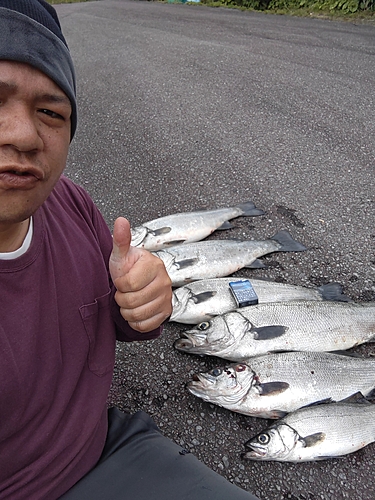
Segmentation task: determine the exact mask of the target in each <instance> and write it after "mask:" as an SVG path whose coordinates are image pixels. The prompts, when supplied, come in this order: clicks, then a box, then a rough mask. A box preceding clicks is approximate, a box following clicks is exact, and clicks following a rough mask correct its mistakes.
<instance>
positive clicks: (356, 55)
mask: <svg viewBox="0 0 375 500" xmlns="http://www.w3.org/2000/svg"><path fill="white" fill-rule="evenodd" d="M56 8H57V11H58V13H59V15H60V19H61V23H62V27H63V30H64V33H65V36H66V38H67V40H68V43H69V45H70V48H71V52H72V55H73V59H74V61H75V64H76V69H77V76H78V101H79V109H80V114H79V128H78V133H77V135H76V137H75V139H74V141H73V144H72V149H71V154H70V157H69V163H68V167H67V170H66V173H67V175H68V176H69V177H71V178H72V179H73V180H75V181H76V182H78V183H79V184H81V185H83V186H84V187H85V188H86V189H87V190H88V192H89V193H90V194H91V195H92V196H93V198H94V200H95V201H96V203H97V204H98V206H99V208H100V209H101V211H102V213H103V215H104V216H105V218H106V220H107V222H108V224H109V225H110V226H112V224H113V221H114V219H115V218H116V217H117V216H118V215H123V216H126V217H128V218H129V220H130V221H131V223H132V224H133V225H137V224H140V223H141V222H144V221H146V220H151V219H154V218H156V217H158V216H162V215H167V214H170V213H175V212H180V211H190V210H196V209H200V208H216V207H219V206H229V205H232V204H233V203H237V202H241V201H246V200H249V199H251V200H253V201H254V202H255V203H256V205H257V206H258V207H259V208H262V209H264V210H265V211H266V212H267V214H266V216H263V217H257V218H254V219H252V220H246V219H238V220H237V221H236V228H235V229H232V230H230V231H228V232H225V233H224V232H221V233H220V234H218V235H217V234H216V235H213V236H212V237H211V238H236V237H238V238H241V239H243V238H251V239H264V238H266V237H269V236H272V235H273V234H274V233H276V232H277V231H278V230H280V229H288V230H289V231H290V232H291V233H292V234H293V236H294V237H295V238H296V239H298V240H299V241H301V242H302V243H304V244H305V245H306V246H307V247H308V248H309V250H308V251H306V252H303V253H296V254H292V253H289V254H272V255H270V256H268V257H265V258H264V259H263V260H264V262H265V263H266V264H267V265H268V267H267V269H263V270H256V271H249V270H247V271H244V272H241V273H237V274H241V275H247V276H248V277H250V278H251V276H254V277H266V278H271V279H275V280H278V281H284V282H287V283H291V284H296V285H304V286H310V287H311V286H316V285H321V284H323V283H326V282H329V281H338V282H340V283H342V284H343V286H344V291H345V292H346V293H347V294H348V295H349V296H350V297H351V298H352V299H354V300H356V301H370V300H375V255H374V248H375V229H374V222H375V210H374V197H375V195H374V163H375V161H374V160H375V142H374V136H375V91H374V89H375V64H374V56H375V27H374V26H369V25H363V24H361V25H356V24H353V23H342V22H330V21H326V20H318V19H304V18H292V17H288V16H274V15H262V14H257V13H251V12H240V11H235V10H228V9H213V8H206V7H203V6H200V5H174V4H162V3H155V2H142V1H138V2H136V1H129V0H123V1H104V0H103V1H94V2H88V3H80V4H64V5H58V6H57V7H56ZM182 329H184V328H183V327H181V326H179V325H177V324H169V325H167V327H166V328H165V333H164V335H163V337H162V338H161V339H159V340H156V341H152V342H148V343H132V344H126V345H119V347H118V361H117V366H116V373H115V378H114V384H113V390H112V392H111V397H110V403H111V404H116V405H117V406H119V407H120V408H129V409H131V410H132V411H134V410H137V409H143V410H145V411H147V412H148V413H149V414H151V415H152V416H153V417H154V419H155V420H156V422H157V423H158V425H159V426H160V427H161V429H162V431H163V432H164V433H165V434H166V435H167V436H169V437H171V438H172V439H174V440H175V441H176V442H177V443H179V444H182V445H183V446H185V447H187V448H189V449H190V450H191V451H192V452H193V453H194V454H195V455H196V456H197V457H198V458H200V459H201V460H202V461H204V462H205V463H206V464H207V465H209V466H210V467H211V468H213V469H214V470H216V471H217V472H219V473H220V474H222V475H223V476H225V477H226V478H228V479H229V480H231V481H233V482H235V483H236V484H238V485H239V486H241V487H243V488H245V489H248V490H250V491H252V492H254V493H255V494H257V495H258V496H259V497H260V498H261V499H262V500H280V499H291V500H304V499H309V500H315V499H323V500H331V499H332V500H339V499H344V498H350V499H353V498H356V499H361V500H370V499H371V500H373V499H374V498H375V487H374V485H373V480H372V471H373V470H374V465H375V459H374V451H375V445H369V446H368V447H366V448H364V449H363V450H361V451H359V452H357V453H354V454H352V455H349V456H347V457H345V458H341V459H333V460H329V461H324V462H316V463H309V464H294V465H293V464H280V463H251V462H242V461H241V459H240V453H241V452H242V451H243V442H244V441H245V440H247V439H249V437H251V436H252V435H254V434H256V433H257V432H259V431H260V430H261V429H262V428H264V426H265V423H266V422H265V421H263V420H261V419H255V418H249V417H244V416H241V415H237V414H234V413H231V412H229V411H227V410H224V409H221V408H219V407H216V406H213V405H210V404H207V403H204V402H202V401H200V400H198V399H197V398H194V396H192V395H190V394H189V393H187V391H186V389H185V383H186V382H187V381H188V380H190V378H191V376H192V374H193V373H194V372H196V371H202V370H206V369H209V368H211V367H212V366H214V365H218V364H223V362H222V361H221V360H219V359H217V358H216V359H215V358H206V357H201V358H199V357H196V356H193V355H187V354H185V355H184V354H182V353H178V352H176V351H175V350H174V348H173V345H172V344H173V341H174V340H175V339H176V338H178V337H179V332H180V331H181V330H182ZM355 351H356V352H358V353H359V354H360V355H362V356H369V355H371V354H372V353H373V352H375V351H374V348H373V346H372V345H368V346H364V347H360V348H357V349H356V350H355ZM176 498H178V492H177V493H176Z"/></svg>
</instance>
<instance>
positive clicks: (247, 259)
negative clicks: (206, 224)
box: [153, 231, 306, 286]
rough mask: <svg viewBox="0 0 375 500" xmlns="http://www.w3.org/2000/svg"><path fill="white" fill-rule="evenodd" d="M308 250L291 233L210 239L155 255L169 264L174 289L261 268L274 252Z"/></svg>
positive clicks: (281, 232)
mask: <svg viewBox="0 0 375 500" xmlns="http://www.w3.org/2000/svg"><path fill="white" fill-rule="evenodd" d="M303 250H306V247H305V246H303V245H302V244H301V243H298V242H297V241H295V240H294V239H293V238H292V237H291V235H290V234H289V233H288V231H279V232H278V233H277V234H275V235H274V236H273V237H272V238H269V239H267V240H261V241H256V240H246V241H238V240H210V241H199V242H196V243H187V244H186V245H177V246H175V247H171V248H169V249H168V250H160V251H158V252H153V253H154V255H157V256H158V257H159V258H160V259H162V261H163V262H164V264H165V267H166V269H167V272H168V274H169V277H170V278H171V280H172V285H173V286H181V285H184V284H186V283H190V282H191V281H196V280H200V279H205V278H219V277H222V276H228V275H229V274H232V273H234V272H235V271H238V270H239V269H241V268H243V267H259V266H260V265H261V266H262V267H264V266H263V265H262V264H260V263H259V262H258V261H257V259H258V257H261V256H262V255H266V254H268V253H272V252H300V251H303Z"/></svg>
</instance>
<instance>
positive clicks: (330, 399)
mask: <svg viewBox="0 0 375 500" xmlns="http://www.w3.org/2000/svg"><path fill="white" fill-rule="evenodd" d="M333 402H334V401H333V399H332V398H324V399H321V400H319V401H314V402H313V403H310V404H308V405H304V406H303V408H310V407H311V406H319V405H325V404H330V403H333Z"/></svg>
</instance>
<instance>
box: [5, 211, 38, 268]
mask: <svg viewBox="0 0 375 500" xmlns="http://www.w3.org/2000/svg"><path fill="white" fill-rule="evenodd" d="M32 237H33V218H32V217H30V223H29V229H28V231H27V234H26V237H25V239H24V240H23V243H22V246H21V247H20V248H17V250H14V252H0V260H12V259H17V257H21V255H23V254H24V253H26V252H27V250H28V249H29V247H30V244H31V240H32Z"/></svg>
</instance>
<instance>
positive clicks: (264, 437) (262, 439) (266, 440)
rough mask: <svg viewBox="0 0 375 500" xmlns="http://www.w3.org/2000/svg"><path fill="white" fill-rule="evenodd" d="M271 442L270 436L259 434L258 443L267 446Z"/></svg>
mask: <svg viewBox="0 0 375 500" xmlns="http://www.w3.org/2000/svg"><path fill="white" fill-rule="evenodd" d="M269 440H270V437H269V435H268V434H259V436H258V441H259V442H260V443H261V444H267V443H269Z"/></svg>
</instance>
